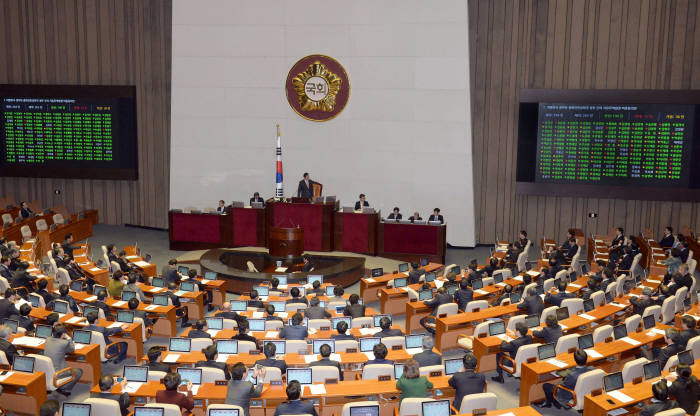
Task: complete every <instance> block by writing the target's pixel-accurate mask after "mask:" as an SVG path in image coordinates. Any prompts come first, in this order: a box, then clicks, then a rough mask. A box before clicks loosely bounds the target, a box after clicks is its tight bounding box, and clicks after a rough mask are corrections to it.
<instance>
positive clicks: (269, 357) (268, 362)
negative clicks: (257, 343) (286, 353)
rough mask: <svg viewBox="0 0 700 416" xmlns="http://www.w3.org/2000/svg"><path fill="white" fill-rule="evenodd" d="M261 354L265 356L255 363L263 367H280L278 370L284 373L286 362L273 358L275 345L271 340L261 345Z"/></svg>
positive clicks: (275, 349) (275, 350) (275, 351)
mask: <svg viewBox="0 0 700 416" xmlns="http://www.w3.org/2000/svg"><path fill="white" fill-rule="evenodd" d="M263 354H265V358H264V359H261V360H258V361H256V362H255V365H261V366H263V367H276V368H279V369H280V372H281V373H282V374H284V373H285V372H286V371H287V363H286V362H285V361H284V360H277V359H275V354H277V346H276V345H275V344H273V343H271V342H268V343H267V344H265V346H264V347H263Z"/></svg>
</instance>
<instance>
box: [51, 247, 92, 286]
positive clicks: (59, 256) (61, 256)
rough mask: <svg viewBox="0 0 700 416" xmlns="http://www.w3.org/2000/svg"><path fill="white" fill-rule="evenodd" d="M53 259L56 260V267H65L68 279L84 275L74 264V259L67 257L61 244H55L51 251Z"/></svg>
mask: <svg viewBox="0 0 700 416" xmlns="http://www.w3.org/2000/svg"><path fill="white" fill-rule="evenodd" d="M51 254H52V256H53V261H54V262H56V267H58V268H62V269H65V270H66V271H67V272H68V276H69V277H70V280H75V279H80V278H82V277H84V273H83V271H82V270H80V268H79V267H78V266H77V265H76V264H75V261H74V260H72V259H70V258H68V256H66V254H65V253H64V251H63V248H62V247H61V246H56V247H54V249H53V250H52V252H51Z"/></svg>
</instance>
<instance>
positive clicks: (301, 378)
mask: <svg viewBox="0 0 700 416" xmlns="http://www.w3.org/2000/svg"><path fill="white" fill-rule="evenodd" d="M311 372H312V368H287V373H286V374H287V384H289V382H290V381H292V380H296V381H298V382H299V384H301V385H304V384H311V383H312V377H311V375H312V373H311Z"/></svg>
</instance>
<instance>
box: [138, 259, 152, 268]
mask: <svg viewBox="0 0 700 416" xmlns="http://www.w3.org/2000/svg"><path fill="white" fill-rule="evenodd" d="M134 264H135V265H137V266H139V267H148V266H150V265H151V263H149V262H147V261H143V260H141V261H135V262H134Z"/></svg>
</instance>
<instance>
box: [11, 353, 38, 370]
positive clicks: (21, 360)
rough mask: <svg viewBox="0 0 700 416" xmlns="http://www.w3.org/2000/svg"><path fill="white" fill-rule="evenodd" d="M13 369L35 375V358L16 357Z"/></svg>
mask: <svg viewBox="0 0 700 416" xmlns="http://www.w3.org/2000/svg"><path fill="white" fill-rule="evenodd" d="M12 369H13V370H15V371H21V372H23V373H33V372H34V357H27V356H23V355H15V361H14V362H13V363H12Z"/></svg>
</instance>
